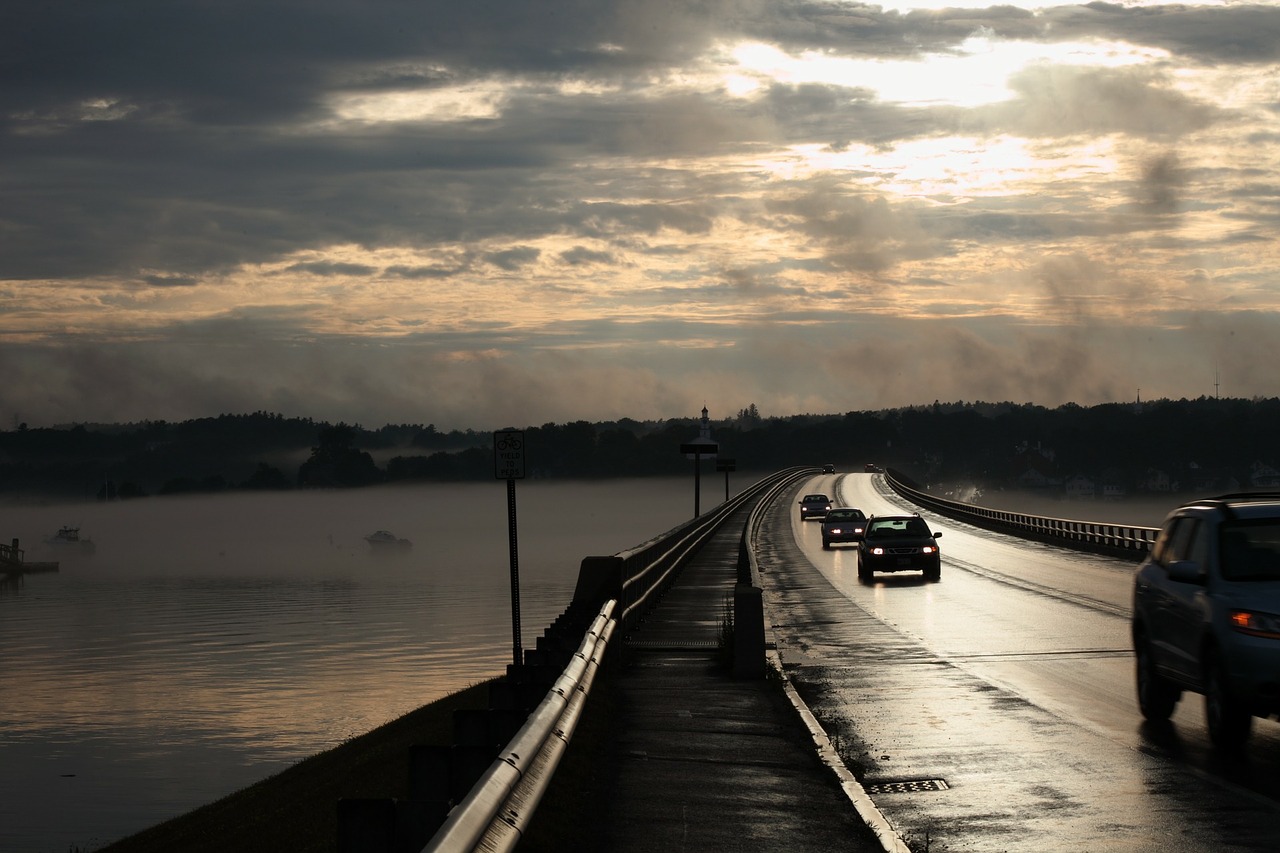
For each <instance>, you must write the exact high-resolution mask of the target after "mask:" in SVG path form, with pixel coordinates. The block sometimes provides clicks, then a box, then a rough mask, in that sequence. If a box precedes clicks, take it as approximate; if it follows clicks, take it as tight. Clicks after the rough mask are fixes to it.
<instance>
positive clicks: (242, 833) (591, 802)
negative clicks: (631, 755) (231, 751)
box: [100, 681, 612, 853]
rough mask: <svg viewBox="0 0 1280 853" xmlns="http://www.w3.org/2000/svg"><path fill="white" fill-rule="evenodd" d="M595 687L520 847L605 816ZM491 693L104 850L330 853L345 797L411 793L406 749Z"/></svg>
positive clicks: (449, 731) (547, 844) (455, 699)
mask: <svg viewBox="0 0 1280 853" xmlns="http://www.w3.org/2000/svg"><path fill="white" fill-rule="evenodd" d="M597 686H598V687H601V688H602V689H599V690H593V691H592V701H591V702H589V703H588V710H587V713H586V714H585V715H584V717H583V719H582V721H581V722H580V723H579V725H578V729H577V731H576V732H575V734H574V737H573V740H572V741H571V742H570V748H569V750H568V752H567V753H566V755H565V758H564V760H563V761H562V762H561V766H560V769H559V771H558V772H557V773H556V776H555V785H553V786H552V788H551V789H550V790H549V791H548V792H547V795H546V797H545V798H544V800H543V802H542V804H541V805H540V806H539V808H538V811H537V813H536V815H537V816H536V819H535V821H534V823H533V826H531V827H530V831H529V833H528V835H527V837H526V838H525V840H524V841H523V842H522V843H521V848H520V849H521V850H524V851H539V850H546V851H562V850H569V849H584V848H583V846H582V845H581V843H580V842H582V841H583V840H585V838H586V837H589V835H590V833H591V831H592V828H591V825H590V822H591V820H598V819H600V817H601V815H600V807H601V805H602V803H600V796H601V792H602V790H603V789H604V786H603V785H602V784H601V781H602V780H601V778H600V777H601V776H602V775H603V774H608V773H609V772H610V770H611V769H612V767H611V761H610V760H608V759H607V758H606V757H605V756H606V755H608V753H609V745H610V743H611V739H610V738H609V737H608V736H607V734H606V733H605V730H604V728H603V727H604V726H606V725H607V723H606V722H605V721H606V720H607V719H608V718H609V717H610V716H611V714H610V713H609V710H608V709H609V706H610V704H611V698H610V692H611V691H610V690H609V689H608V688H607V687H606V686H604V685H601V684H600V682H599V681H598V682H597ZM488 700H489V682H485V683H483V684H478V685H475V686H474V687H470V688H468V689H466V690H463V691H460V692H458V693H454V694H452V695H450V696H446V697H444V698H443V699H439V700H437V701H435V702H432V703H431V704H430V705H425V706H423V707H422V708H419V709H417V710H416V711H411V712H410V713H408V714H405V715H404V716H403V717H400V718H399V719H396V720H393V721H391V722H389V723H387V724H386V725H383V726H380V727H379V728H377V729H374V730H373V731H371V732H369V733H367V734H364V735H361V736H360V737H358V738H354V739H352V740H350V741H347V742H346V743H344V744H342V745H341V746H337V747H334V748H333V749H330V750H328V751H327V752H322V753H319V754H318V755H314V756H312V757H310V758H308V759H305V760H303V761H301V762H299V763H298V764H295V765H293V766H292V767H290V768H288V769H287V770H283V771H281V772H280V773H277V774H276V775H274V776H271V777H269V778H267V779H264V780H262V781H261V782H258V783H256V784H254V785H251V786H249V787H248V788H244V789H243V790H240V791H237V792H235V793H234V794H229V795H228V796H226V797H223V798H222V799H220V800H217V801H216V802H213V803H210V804H209V805H206V806H201V807H200V808H198V809H196V810H194V811H191V812H188V813H187V814H184V815H181V816H179V817H176V818H173V819H171V820H167V821H165V822H164V823H160V824H157V825H155V826H153V827H151V828H150V829H146V830H143V831H142V832H139V833H137V834H135V835H131V836H129V837H128V838H124V839H122V840H120V841H117V842H115V843H113V844H110V845H108V846H107V847H104V848H100V853H206V851H207V853H227V851H229V850H234V851H236V853H279V851H282V850H288V851H290V853H306V852H307V851H315V853H321V852H322V851H323V853H334V851H336V850H337V847H338V818H337V812H338V800H339V799H341V798H343V797H395V798H397V799H403V798H405V797H407V796H408V792H409V770H408V768H409V748H410V747H411V746H414V745H415V744H438V745H449V744H452V743H453V712H454V711H455V710H458V709H477V708H485V707H487V706H488ZM197 772H198V769H197ZM584 816H588V819H587V820H585V821H584Z"/></svg>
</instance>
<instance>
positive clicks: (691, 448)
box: [680, 441, 720, 459]
mask: <svg viewBox="0 0 1280 853" xmlns="http://www.w3.org/2000/svg"><path fill="white" fill-rule="evenodd" d="M719 449H720V445H719V444H717V443H715V442H714V441H695V442H693V443H691V444H682V445H680V452H681V453H683V454H684V455H685V456H688V457H694V456H699V457H701V458H703V459H711V458H712V457H714V456H715V455H716V451H717V450H719Z"/></svg>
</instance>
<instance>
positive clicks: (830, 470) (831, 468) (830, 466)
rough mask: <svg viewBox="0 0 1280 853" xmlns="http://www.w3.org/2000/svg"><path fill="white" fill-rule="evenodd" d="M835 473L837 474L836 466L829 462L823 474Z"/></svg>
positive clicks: (823, 469) (824, 466) (823, 467)
mask: <svg viewBox="0 0 1280 853" xmlns="http://www.w3.org/2000/svg"><path fill="white" fill-rule="evenodd" d="M835 472H836V466H835V465H834V464H833V463H831V462H828V463H827V464H826V465H823V466H822V473H824V474H834V473H835Z"/></svg>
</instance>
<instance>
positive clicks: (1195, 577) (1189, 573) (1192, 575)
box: [1169, 560, 1204, 584]
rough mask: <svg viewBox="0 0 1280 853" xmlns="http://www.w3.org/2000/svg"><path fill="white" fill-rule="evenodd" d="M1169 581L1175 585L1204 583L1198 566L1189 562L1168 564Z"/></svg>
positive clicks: (1180, 561)
mask: <svg viewBox="0 0 1280 853" xmlns="http://www.w3.org/2000/svg"><path fill="white" fill-rule="evenodd" d="M1169 580H1171V581H1176V582H1177V583H1195V584H1202V583H1204V575H1203V574H1202V573H1201V571H1200V565H1199V564H1198V563H1195V562H1192V561H1191V560H1174V561H1173V562H1172V563H1170V564H1169Z"/></svg>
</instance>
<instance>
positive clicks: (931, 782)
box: [862, 779, 950, 794]
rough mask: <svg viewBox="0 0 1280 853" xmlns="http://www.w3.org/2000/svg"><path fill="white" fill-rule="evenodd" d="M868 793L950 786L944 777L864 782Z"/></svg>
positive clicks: (887, 792) (911, 791) (900, 791)
mask: <svg viewBox="0 0 1280 853" xmlns="http://www.w3.org/2000/svg"><path fill="white" fill-rule="evenodd" d="M862 787H863V790H865V791H866V792H867V793H868V794H916V793H919V792H920V791H945V790H947V789H948V788H949V787H950V786H949V785H948V784H947V783H946V782H945V781H944V780H942V779H903V780H900V781H896V782H889V781H885V782H863V783H862Z"/></svg>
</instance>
